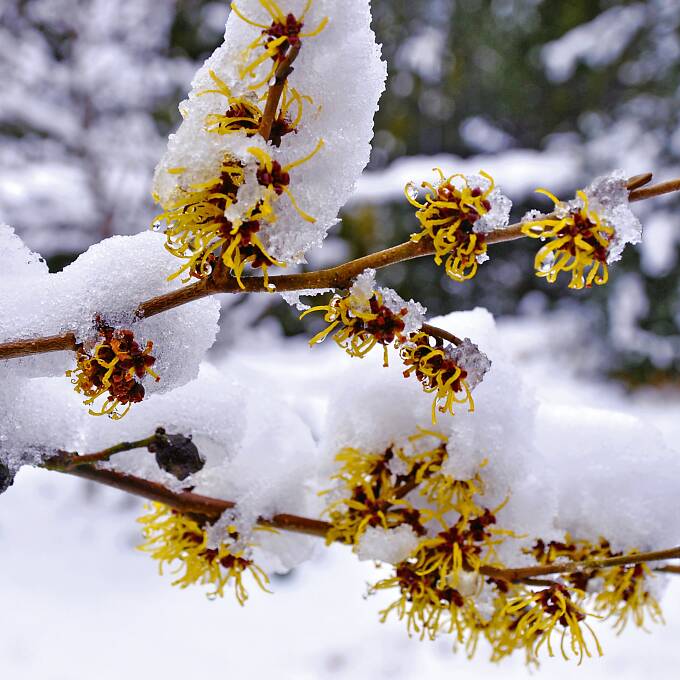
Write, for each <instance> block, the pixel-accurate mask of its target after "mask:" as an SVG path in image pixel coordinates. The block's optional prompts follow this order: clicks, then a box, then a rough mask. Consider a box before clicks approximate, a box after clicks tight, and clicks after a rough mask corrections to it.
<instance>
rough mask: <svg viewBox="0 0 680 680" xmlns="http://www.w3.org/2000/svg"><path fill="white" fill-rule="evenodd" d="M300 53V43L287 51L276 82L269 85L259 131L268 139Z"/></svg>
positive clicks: (277, 72) (275, 78) (278, 70)
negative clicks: (289, 77) (287, 82)
mask: <svg viewBox="0 0 680 680" xmlns="http://www.w3.org/2000/svg"><path fill="white" fill-rule="evenodd" d="M299 53H300V43H298V44H296V45H293V46H292V47H290V48H289V49H288V51H287V52H286V56H285V57H284V58H283V60H282V61H281V63H280V64H279V66H278V67H277V69H276V73H275V74H274V83H273V84H272V85H271V86H270V87H269V91H268V92H267V102H266V103H265V106H264V111H263V113H262V120H261V121H260V129H259V131H258V132H259V133H260V135H261V136H262V137H264V139H265V140H266V141H270V139H271V134H272V126H273V125H274V121H275V120H276V113H277V111H278V110H279V102H280V101H281V96H282V95H283V90H284V89H285V87H286V81H287V80H288V76H290V74H291V73H292V72H293V62H294V61H295V60H296V59H297V56H298V54H299Z"/></svg>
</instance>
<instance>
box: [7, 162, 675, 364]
mask: <svg viewBox="0 0 680 680" xmlns="http://www.w3.org/2000/svg"><path fill="white" fill-rule="evenodd" d="M648 178H649V173H647V174H646V175H636V176H635V177H632V178H631V179H630V180H629V186H638V187H639V186H640V182H642V183H644V182H645V181H648ZM676 191H680V179H674V180H669V181H667V182H661V183H660V184H655V185H653V186H651V187H647V188H644V189H634V190H633V191H631V193H630V200H631V201H642V200H645V199H648V198H653V197H656V196H661V195H663V194H668V193H673V192H676ZM523 237H524V234H523V233H522V223H521V222H517V223H515V224H512V225H510V226H509V227H506V228H505V229H497V230H496V231H492V232H490V233H488V234H487V235H486V242H487V243H488V244H494V243H502V242H505V241H514V240H516V239H520V238H523ZM432 253H434V246H433V244H432V242H431V241H428V240H427V239H421V240H420V241H419V242H417V243H414V242H413V241H407V242H406V243H402V244H400V245H398V246H393V247H392V248H387V249H386V250H381V251H379V252H377V253H373V254H371V255H366V256H364V257H360V258H359V259H356V260H352V261H350V262H346V263H344V264H341V265H337V266H335V267H330V268H328V269H321V270H318V271H314V272H304V273H301V274H280V275H278V276H270V277H269V284H270V287H269V289H267V288H265V286H264V278H263V277H261V276H248V277H244V278H243V279H242V281H243V288H241V287H239V285H238V282H237V281H236V279H235V278H234V277H233V276H230V275H229V273H228V272H226V271H225V270H224V268H219V267H217V268H215V276H214V277H212V278H207V279H204V280H202V281H199V282H198V283H194V284H192V285H189V286H184V287H183V288H179V289H177V290H174V291H172V292H171V293H166V294H165V295H159V296H157V297H154V298H151V299H149V300H146V301H144V302H142V303H141V304H140V305H139V306H138V307H137V309H136V311H135V315H136V316H137V318H140V319H142V318H148V317H150V316H155V315H156V314H161V313H162V312H166V311H168V310H170V309H174V308H175V307H179V306H181V305H185V304H188V303H190V302H194V301H195V300H200V299H201V298H204V297H207V296H209V295H216V294H218V293H264V292H290V291H297V290H318V289H321V288H347V287H348V286H349V285H350V283H351V282H352V279H354V278H356V277H357V276H358V275H359V274H361V272H363V271H364V269H367V268H373V269H381V268H383V267H388V266H390V265H392V264H396V263H398V262H405V261H407V260H412V259H414V258H417V257H423V256H426V255H431V254H432ZM75 346H76V341H75V335H74V333H73V332H70V331H69V332H66V333H64V334H63V335H58V336H51V337H47V338H34V339H29V340H16V341H12V342H8V343H0V360H2V359H14V358H18V357H22V356H28V355H31V354H41V353H45V352H56V351H60V350H74V349H75Z"/></svg>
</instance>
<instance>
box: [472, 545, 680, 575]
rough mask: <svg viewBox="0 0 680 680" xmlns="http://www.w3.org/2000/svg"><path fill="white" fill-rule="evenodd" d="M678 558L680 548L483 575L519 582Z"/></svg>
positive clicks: (489, 571) (498, 571)
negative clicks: (537, 577) (540, 577)
mask: <svg viewBox="0 0 680 680" xmlns="http://www.w3.org/2000/svg"><path fill="white" fill-rule="evenodd" d="M676 558H680V547H678V548H670V549H668V550H656V551H654V552H646V553H635V554H632V555H619V556H618V557H607V558H605V559H602V560H583V561H582V562H560V563H559V564H539V565H536V566H533V567H519V568H516V569H513V568H507V569H495V568H492V567H486V568H485V569H486V570H485V571H483V572H482V573H486V574H487V575H488V576H492V577H494V578H503V579H505V580H506V581H517V580H519V579H526V578H534V577H536V576H549V575H551V574H571V573H574V572H575V571H581V570H582V569H606V568H607V567H621V566H626V565H629V564H641V563H643V562H659V561H661V560H672V559H676ZM483 569H484V568H483ZM480 571H481V570H480Z"/></svg>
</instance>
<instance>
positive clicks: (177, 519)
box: [138, 503, 269, 605]
mask: <svg viewBox="0 0 680 680" xmlns="http://www.w3.org/2000/svg"><path fill="white" fill-rule="evenodd" d="M145 509H146V510H147V514H146V515H143V516H142V517H140V518H139V520H138V521H139V522H140V523H141V524H142V525H143V534H144V543H143V544H142V545H141V546H140V550H142V551H144V552H147V553H149V554H150V555H151V557H152V558H153V559H155V560H158V568H159V571H160V573H161V574H162V573H163V569H164V567H165V566H166V565H168V566H170V567H171V568H172V570H173V572H174V573H175V574H177V575H179V577H178V578H177V579H175V580H174V581H173V583H172V585H176V586H180V588H186V587H188V586H190V585H194V584H200V585H205V586H211V587H212V591H211V592H209V593H208V597H211V598H214V597H223V596H224V589H225V588H226V586H227V585H229V584H230V583H233V586H234V593H235V595H236V599H237V600H238V603H239V604H240V605H243V604H245V602H246V600H247V599H248V592H247V591H246V588H245V585H244V584H243V576H244V574H245V573H246V572H248V573H250V575H251V576H252V577H253V579H254V580H255V583H256V584H257V585H258V586H259V587H260V588H261V589H262V590H264V591H265V592H269V591H268V590H267V585H268V583H269V578H268V577H267V575H266V574H265V573H264V571H262V569H260V568H259V567H258V566H257V565H256V564H254V563H253V561H252V560H251V559H250V558H249V557H247V556H246V548H245V547H238V548H235V547H234V546H235V545H238V544H239V543H240V537H239V535H238V533H237V532H236V529H235V528H234V527H228V529H227V531H228V534H227V535H226V536H225V538H228V539H229V540H230V541H231V543H230V544H227V543H222V544H221V545H220V546H219V547H218V548H209V547H208V537H207V533H206V531H205V529H204V528H203V527H202V526H200V525H199V524H198V522H196V521H195V520H194V519H192V518H190V517H187V516H186V515H183V514H181V513H179V512H178V511H176V510H173V509H172V508H169V507H168V506H166V505H163V504H161V503H151V504H150V505H147V506H146V508H145Z"/></svg>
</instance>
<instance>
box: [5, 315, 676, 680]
mask: <svg viewBox="0 0 680 680" xmlns="http://www.w3.org/2000/svg"><path fill="white" fill-rule="evenodd" d="M500 328H501V333H502V338H503V339H504V340H505V341H506V345H507V346H508V347H509V348H510V349H511V352H512V353H513V354H514V355H515V357H516V358H517V359H518V360H519V361H520V362H521V366H522V367H523V369H524V371H525V375H526V377H527V379H528V380H529V381H530V382H532V383H533V384H534V385H535V387H536V389H537V390H538V393H539V396H540V397H541V398H546V399H548V398H549V400H550V401H551V402H553V403H555V402H557V403H579V404H586V403H587V404H588V405H590V406H604V407H607V408H613V409H617V410H621V411H626V412H631V413H635V414H637V415H638V416H641V417H642V418H643V419H645V420H646V421H647V422H650V423H652V424H654V425H656V426H657V427H659V428H660V429H661V431H662V432H663V433H664V435H665V438H666V439H667V441H668V442H669V443H670V444H671V445H672V444H673V443H675V442H677V441H678V436H679V435H680V418H678V413H679V410H678V409H680V394H679V393H676V392H664V393H660V392H652V391H650V392H646V393H638V394H635V395H627V394H626V393H625V392H624V391H623V390H622V389H621V388H620V387H618V386H615V385H612V384H603V383H596V382H593V381H589V380H588V379H587V378H584V377H578V378H577V377H576V372H575V371H576V369H575V368H573V367H574V366H575V365H578V364H579V363H580V364H581V365H583V362H581V361H579V357H578V356H576V355H574V354H573V348H574V347H575V346H578V345H575V344H574V342H573V340H574V338H573V336H572V335H571V334H569V333H567V332H565V329H566V328H568V320H567V319H564V318H560V317H556V318H554V319H553V320H552V321H547V322H546V321H542V322H537V321H536V322H534V321H530V320H526V319H525V320H507V321H501V323H500ZM270 343H271V339H270V340H269V342H268V343H267V346H268V347H269V350H268V352H267V354H266V355H263V352H262V348H261V347H260V346H259V344H258V343H257V341H253V342H252V343H250V345H249V347H248V348H242V349H239V350H238V352H237V353H236V355H234V356H232V357H231V359H229V360H228V361H229V363H230V365H231V366H232V367H233V370H234V372H236V373H241V374H242V375H248V374H251V375H252V371H260V372H264V373H266V374H267V375H269V376H271V377H272V381H273V382H272V389H273V390H275V391H276V390H277V388H278V387H279V386H281V391H284V387H286V388H287V389H286V391H289V392H290V391H291V385H292V383H296V388H295V390H294V391H295V392H297V394H301V395H302V394H303V395H304V398H303V400H302V402H304V403H302V402H301V403H300V410H301V411H304V412H305V413H306V417H307V419H309V420H315V419H317V418H319V417H320V416H321V413H322V411H323V404H324V400H323V398H322V396H321V395H322V394H323V392H324V391H325V390H326V389H327V386H328V380H329V372H328V370H324V371H323V378H321V377H320V376H321V374H322V371H321V370H320V369H321V368H322V367H327V366H328V363H329V362H330V361H333V362H334V361H335V360H337V359H338V355H339V352H338V350H337V348H335V347H320V348H317V349H315V350H314V351H311V352H310V351H309V350H308V349H307V348H306V347H304V346H303V344H302V343H301V342H298V341H291V342H287V343H285V344H280V345H279V346H278V349H273V350H272V346H271V344H270ZM540 348H543V349H540ZM303 357H304V358H305V359H306V361H307V362H308V363H307V366H308V369H309V370H305V371H300V369H299V366H300V365H301V363H300V361H301V360H302V358H303ZM570 358H571V360H570ZM298 360H300V361H298ZM342 364H343V361H342V360H340V361H339V362H338V370H341V367H342ZM296 367H297V368H296ZM274 369H276V370H274ZM330 375H331V376H332V374H330ZM676 448H677V447H676ZM140 508H141V502H139V501H138V500H136V499H132V498H130V497H128V496H125V495H123V494H121V493H118V492H115V491H113V490H107V489H102V488H94V487H92V486H88V485H86V484H84V483H82V482H80V481H78V480H73V479H70V478H68V477H60V476H58V475H57V474H55V473H47V472H42V471H39V470H34V469H24V470H23V471H22V472H21V473H20V475H19V477H18V478H17V481H16V484H15V486H14V487H13V488H12V489H11V490H10V491H9V492H8V493H7V494H5V495H3V496H2V499H1V500H0V577H1V578H0V602H2V607H1V608H0V612H1V613H0V677H2V678H3V679H4V678H11V679H12V680H23V679H26V680H80V679H81V678H82V679H85V678H87V679H88V680H89V679H90V678H94V677H96V678H97V680H108V679H109V678H120V677H121V675H123V674H126V675H127V676H129V677H131V678H138V677H159V678H164V679H165V680H174V679H175V678H177V679H179V678H193V677H201V676H204V675H207V674H210V675H211V676H217V677H221V676H225V677H245V678H248V679H251V678H252V679H259V678H269V677H274V676H276V677H280V678H282V679H286V680H288V679H291V680H305V679H306V678H339V679H340V678H352V679H355V678H372V679H373V678H381V677H385V678H390V679H397V678H421V677H426V678H440V677H441V678H450V677H454V676H456V677H460V678H468V677H469V678H473V677H479V676H480V675H483V677H485V678H499V679H500V678H503V679H504V680H505V679H507V678H520V677H528V676H529V670H527V668H526V667H525V666H524V664H523V659H522V658H521V656H518V657H517V658H514V659H511V660H509V661H506V662H503V663H501V664H500V665H492V664H490V663H488V662H487V661H486V658H485V650H484V648H480V650H479V652H478V658H476V659H475V660H474V661H468V660H467V659H466V657H465V656H464V654H462V653H458V654H452V653H451V646H450V642H449V641H447V640H445V639H441V640H439V641H437V642H435V643H432V642H420V641H419V640H417V639H409V638H408V637H407V635H406V633H405V631H404V629H403V626H402V625H400V624H399V623H398V622H396V621H392V622H388V623H387V624H380V623H379V621H378V616H377V612H378V610H379V609H380V608H381V604H383V603H384V602H385V600H383V599H381V598H380V597H371V598H368V599H365V598H364V597H362V596H363V595H364V593H365V591H366V583H367V582H368V581H375V580H376V572H375V568H374V567H373V566H372V565H371V564H370V563H366V562H359V561H358V560H357V559H356V557H355V556H354V555H352V554H351V553H350V552H349V550H347V549H344V548H342V547H334V548H332V549H325V548H323V546H322V545H321V543H320V544H319V548H318V551H317V556H316V558H315V559H313V560H311V561H310V562H307V563H305V564H303V565H302V566H301V567H299V568H297V569H295V570H294V571H293V572H292V573H291V574H290V575H288V576H286V577H277V578H275V579H274V581H273V590H274V592H275V594H274V595H267V594H264V593H260V592H256V591H255V590H254V589H251V599H250V600H249V601H248V603H247V605H246V606H245V607H244V608H241V607H239V606H238V605H237V604H236V602H235V601H234V600H233V598H225V599H224V600H218V601H209V600H208V599H207V598H206V597H205V595H204V593H203V592H201V590H200V589H197V588H196V589H189V590H185V591H183V590H178V589H176V588H172V587H171V586H170V585H169V579H168V577H159V576H158V574H157V572H156V566H155V563H153V562H152V561H151V560H150V559H149V558H148V557H146V556H145V555H143V554H141V553H140V552H138V551H136V550H135V549H134V546H135V544H136V542H138V540H139V532H138V529H137V527H136V526H135V517H136V515H137V514H138V513H139V510H140ZM679 596H680V577H679V578H678V580H677V582H672V583H671V586H670V588H669V589H668V590H667V592H666V594H665V596H664V598H663V602H662V604H663V608H664V613H665V616H666V620H667V625H666V626H665V627H664V626H657V627H654V628H653V629H652V630H651V631H650V632H649V633H648V632H644V631H641V630H636V629H633V628H631V629H627V630H626V631H625V632H624V634H623V635H621V636H619V637H617V636H616V635H614V634H613V632H612V631H611V630H610V629H609V627H608V626H607V624H599V625H597V632H598V635H599V637H600V640H601V642H602V645H603V647H604V650H605V655H604V657H603V658H601V659H599V658H598V659H591V660H586V661H585V662H584V664H583V665H582V666H581V667H577V665H576V663H575V662H574V661H571V662H569V663H565V662H563V661H562V660H561V659H556V660H551V659H544V660H543V662H542V666H541V668H540V669H539V670H538V671H537V672H536V673H535V675H537V676H538V677H543V678H572V677H577V676H580V677H584V678H609V677H614V676H616V677H617V678H619V679H620V680H628V679H629V678H630V679H633V678H636V679H637V678H639V677H640V675H641V674H642V673H643V672H644V673H647V674H649V675H653V676H654V677H655V678H658V679H663V678H673V677H677V675H676V673H677V663H678V661H680V650H679V649H678V646H677V639H678V635H679V634H680V604H678V602H680V598H679Z"/></svg>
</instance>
